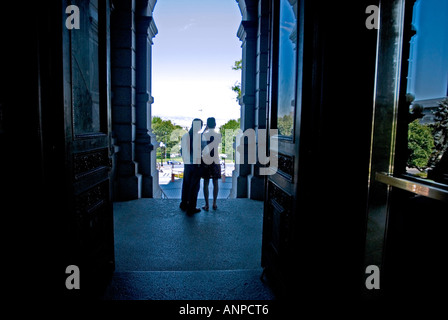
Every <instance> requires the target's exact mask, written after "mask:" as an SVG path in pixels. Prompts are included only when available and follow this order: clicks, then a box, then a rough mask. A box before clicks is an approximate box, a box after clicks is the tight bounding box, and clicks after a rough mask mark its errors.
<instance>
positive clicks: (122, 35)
mask: <svg viewBox="0 0 448 320" xmlns="http://www.w3.org/2000/svg"><path fill="white" fill-rule="evenodd" d="M114 6H115V7H114V10H113V12H112V14H111V78H112V130H113V133H114V136H115V138H116V144H117V145H118V147H119V152H118V154H117V169H116V170H117V172H116V173H117V181H116V183H117V188H116V190H117V199H122V200H130V199H137V198H140V197H141V179H142V177H141V175H140V174H138V173H137V170H138V167H137V163H136V161H135V157H134V155H135V150H134V148H135V146H134V141H135V134H136V130H135V129H136V127H135V32H134V30H135V25H134V8H135V2H134V1H133V0H132V1H116V2H114Z"/></svg>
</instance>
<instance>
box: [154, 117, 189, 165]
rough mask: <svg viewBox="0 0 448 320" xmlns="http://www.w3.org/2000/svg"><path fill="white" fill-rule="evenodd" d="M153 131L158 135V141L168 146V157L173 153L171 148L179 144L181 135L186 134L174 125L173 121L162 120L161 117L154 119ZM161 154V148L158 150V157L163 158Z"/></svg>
mask: <svg viewBox="0 0 448 320" xmlns="http://www.w3.org/2000/svg"><path fill="white" fill-rule="evenodd" d="M152 131H153V132H154V134H155V135H156V139H157V141H158V142H163V144H164V145H165V146H166V147H165V148H166V155H167V157H169V155H170V153H171V148H172V147H173V146H175V145H177V144H178V143H179V141H180V137H181V136H182V135H181V133H182V132H184V130H183V129H182V127H181V126H179V125H176V124H174V123H172V122H171V120H162V118H160V117H153V118H152ZM163 151H165V150H163ZM161 152H162V150H160V148H159V149H157V157H160V156H161Z"/></svg>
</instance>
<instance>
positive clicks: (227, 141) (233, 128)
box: [219, 118, 241, 158]
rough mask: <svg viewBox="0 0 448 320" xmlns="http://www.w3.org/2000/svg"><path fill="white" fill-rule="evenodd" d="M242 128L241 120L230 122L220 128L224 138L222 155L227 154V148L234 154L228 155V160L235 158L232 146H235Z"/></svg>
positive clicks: (228, 153)
mask: <svg viewBox="0 0 448 320" xmlns="http://www.w3.org/2000/svg"><path fill="white" fill-rule="evenodd" d="M240 128H241V120H240V119H239V118H238V120H234V119H232V120H229V121H227V122H226V123H225V124H223V125H222V126H221V127H219V133H221V136H222V153H226V146H228V147H229V148H228V149H229V150H232V153H230V152H227V153H226V154H227V157H228V158H231V157H232V156H233V148H230V146H233V142H234V140H235V137H236V134H237V133H238V129H240Z"/></svg>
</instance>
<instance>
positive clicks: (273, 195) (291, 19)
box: [262, 0, 298, 287]
mask: <svg viewBox="0 0 448 320" xmlns="http://www.w3.org/2000/svg"><path fill="white" fill-rule="evenodd" d="M297 14H298V1H295V0H292V1H289V0H281V1H271V3H270V19H271V23H270V32H269V37H270V49H269V54H270V59H269V70H270V78H269V84H268V86H269V120H268V128H269V129H277V130H278V134H277V135H275V136H273V138H274V139H275V143H274V145H275V144H277V147H278V150H275V151H277V154H278V166H277V168H274V170H273V171H272V172H274V174H272V175H268V178H267V179H266V181H267V182H266V184H267V185H266V195H265V199H266V200H265V206H264V210H265V211H264V224H263V249H262V252H263V254H262V265H263V267H265V270H267V271H268V272H271V273H272V275H273V276H274V278H275V279H276V280H277V281H278V283H279V287H284V286H285V281H287V278H286V276H285V275H286V274H288V271H287V270H288V269H289V268H290V267H291V266H292V264H291V262H292V259H293V255H292V252H291V246H292V242H293V241H292V232H291V231H292V224H293V215H294V212H293V203H294V202H293V200H294V195H295V183H296V181H297V176H296V175H295V172H296V171H295V168H296V163H297V157H296V154H297V150H296V147H297V145H296V134H297V113H296V110H297V108H296V101H297V81H296V77H297V72H296V69H297V55H298V54H297V32H298V27H297V24H298V17H297ZM268 131H269V130H268ZM270 132H272V131H270ZM271 138H272V137H271ZM274 145H271V146H270V147H271V148H273V149H275V146H274ZM271 169H272V168H271Z"/></svg>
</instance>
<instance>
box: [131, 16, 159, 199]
mask: <svg viewBox="0 0 448 320" xmlns="http://www.w3.org/2000/svg"><path fill="white" fill-rule="evenodd" d="M139 11H140V10H139ZM145 11H146V10H144V11H140V12H139V14H143V15H140V16H137V17H136V55H135V57H136V129H137V131H136V140H135V159H136V161H137V163H138V172H139V173H140V174H141V175H142V194H141V195H142V197H145V198H152V197H158V195H160V194H161V191H160V187H159V176H158V171H157V169H156V153H155V152H156V151H155V150H156V148H157V141H156V136H155V135H154V134H153V133H152V131H151V104H152V103H153V101H154V98H153V97H152V96H151V46H152V44H153V42H152V39H153V38H154V36H155V35H156V34H157V27H156V25H155V23H154V19H153V17H152V16H147V15H145V13H146V12H145Z"/></svg>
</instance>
